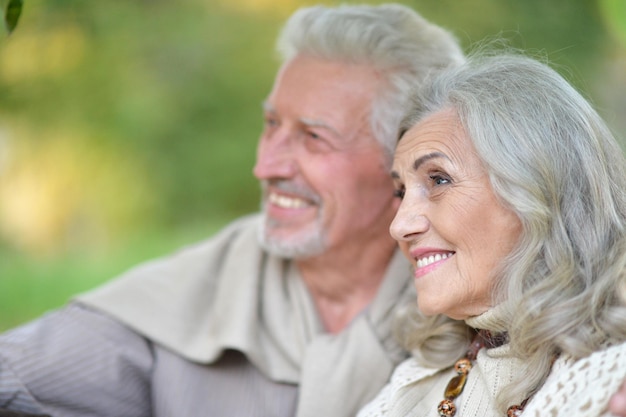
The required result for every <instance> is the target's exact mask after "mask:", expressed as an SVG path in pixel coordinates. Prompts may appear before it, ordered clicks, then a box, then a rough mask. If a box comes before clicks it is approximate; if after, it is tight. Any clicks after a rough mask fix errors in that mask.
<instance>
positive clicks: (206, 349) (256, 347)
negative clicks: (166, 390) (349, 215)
mask: <svg viewBox="0 0 626 417" xmlns="http://www.w3.org/2000/svg"><path fill="white" fill-rule="evenodd" d="M258 223H259V216H256V215H255V216H249V217H246V218H243V219H240V220H237V221H235V222H234V223H233V224H231V225H230V226H229V227H227V228H226V229H224V230H223V231H222V232H220V233H219V234H218V235H216V236H215V237H213V238H212V239H209V240H207V241H205V242H201V243H200V244H198V245H195V246H192V247H190V248H187V249H185V250H182V251H180V252H179V253H177V254H175V255H173V256H169V257H166V258H162V259H158V260H156V261H152V262H149V263H147V264H145V265H141V266H139V267H137V268H135V269H133V270H131V271H129V272H128V273H126V274H124V275H123V276H122V277H120V278H118V279H117V280H114V281H112V282H111V283H108V284H106V285H104V286H103V287H101V288H98V289H96V290H94V291H92V292H89V293H87V294H84V295H82V296H81V297H79V298H78V300H79V301H80V302H81V303H83V304H86V305H88V306H90V307H91V308H94V309H97V310H99V311H101V312H104V313H106V315H108V316H110V317H113V318H114V319H115V320H117V321H119V322H121V323H123V324H124V325H126V326H128V327H130V328H131V329H133V330H134V331H136V332H137V333H139V334H140V335H142V336H144V337H146V338H147V339H149V340H150V341H151V342H154V343H156V344H158V345H160V346H163V347H164V348H166V349H167V350H168V351H171V352H173V353H174V354H175V355H176V356H179V357H181V358H183V359H184V360H187V361H191V362H194V363H198V364H208V365H211V364H214V363H215V362H216V361H217V360H218V359H219V358H220V357H221V356H222V354H223V353H224V352H225V351H226V350H228V349H234V350H237V351H239V352H241V353H243V354H244V355H245V356H246V358H247V359H248V360H249V361H250V362H251V363H252V364H253V365H254V367H255V368H256V369H257V370H258V371H260V372H261V373H262V374H263V375H264V376H265V377H267V378H268V379H270V380H271V381H275V382H281V383H288V384H296V385H298V387H299V395H298V410H297V416H298V417H318V416H341V417H344V416H350V415H354V414H355V413H356V411H357V410H358V409H359V408H361V407H362V406H363V404H365V403H367V402H368V401H369V400H370V399H371V398H373V397H374V395H375V394H376V393H377V392H378V391H379V390H380V389H381V387H382V386H383V385H384V384H385V382H386V381H387V380H388V379H389V376H390V375H391V372H392V371H393V369H394V367H395V365H396V364H397V363H399V362H401V361H402V360H403V359H404V358H406V353H405V352H404V351H402V350H401V349H400V348H399V346H397V344H396V343H395V342H394V340H393V338H392V337H391V321H392V318H393V316H394V314H393V311H394V309H395V307H396V306H398V305H402V304H404V303H406V302H413V301H414V300H415V293H414V289H413V285H412V280H411V277H410V274H409V272H408V271H409V269H408V263H407V261H406V260H405V259H404V258H403V256H402V254H401V253H400V251H397V253H396V254H395V256H394V257H393V259H392V260H391V262H390V265H389V267H388V269H387V272H386V276H385V278H384V281H383V283H382V284H381V287H380V289H379V291H378V294H377V296H376V297H375V299H374V300H373V302H372V303H371V304H370V305H369V306H368V308H366V309H365V310H364V311H363V312H362V313H361V314H359V315H358V316H357V317H356V318H355V319H354V320H353V321H352V323H350V325H349V326H348V327H347V328H346V329H345V330H343V331H342V332H340V333H339V334H336V335H332V334H328V333H326V332H325V331H324V329H323V326H322V325H321V323H320V320H319V318H318V315H317V312H316V309H315V306H314V304H313V301H312V299H311V297H310V294H309V292H308V290H307V288H306V286H305V284H304V283H303V281H302V279H301V277H300V275H299V272H298V270H297V268H296V267H295V265H294V264H293V262H291V261H290V260H287V259H281V258H277V257H275V256H271V255H269V254H267V253H265V252H264V251H263V250H262V249H261V248H260V247H259V245H258V243H257V231H258ZM230 415H237V411H236V410H233V411H232V413H230Z"/></svg>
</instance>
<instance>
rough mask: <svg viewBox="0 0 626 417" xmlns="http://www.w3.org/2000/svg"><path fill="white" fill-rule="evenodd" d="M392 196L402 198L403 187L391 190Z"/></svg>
mask: <svg viewBox="0 0 626 417" xmlns="http://www.w3.org/2000/svg"><path fill="white" fill-rule="evenodd" d="M393 196H394V197H398V198H400V199H402V198H404V188H397V189H395V190H394V191H393Z"/></svg>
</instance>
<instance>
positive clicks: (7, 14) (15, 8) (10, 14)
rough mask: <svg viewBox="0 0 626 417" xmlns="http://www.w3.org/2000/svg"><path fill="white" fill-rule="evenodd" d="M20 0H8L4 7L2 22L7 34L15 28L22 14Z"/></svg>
mask: <svg viewBox="0 0 626 417" xmlns="http://www.w3.org/2000/svg"><path fill="white" fill-rule="evenodd" d="M22 5H23V3H22V0H9V2H8V4H7V5H6V7H5V8H4V23H5V26H6V29H7V31H8V32H9V34H10V33H11V32H13V30H15V27H16V26H17V22H18V20H19V19H20V15H21V14H22Z"/></svg>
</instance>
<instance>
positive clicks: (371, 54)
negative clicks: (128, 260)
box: [0, 5, 463, 417]
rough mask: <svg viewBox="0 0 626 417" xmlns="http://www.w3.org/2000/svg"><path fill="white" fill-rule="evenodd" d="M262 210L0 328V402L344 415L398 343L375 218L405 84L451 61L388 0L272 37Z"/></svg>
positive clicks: (392, 262)
mask: <svg viewBox="0 0 626 417" xmlns="http://www.w3.org/2000/svg"><path fill="white" fill-rule="evenodd" d="M278 50H279V51H280V52H281V54H282V56H283V65H282V67H281V68H280V71H279V73H278V75H277V77H276V80H275V84H274V87H273V88H272V90H271V92H270V94H269V96H268V97H267V100H266V101H265V103H264V105H263V110H264V114H265V128H264V131H263V133H262V134H261V138H260V140H259V145H258V158H257V163H256V166H255V167H254V174H255V175H256V177H257V178H258V179H259V180H260V181H261V184H262V187H263V202H262V203H263V204H262V212H261V213H260V214H255V215H251V216H249V217H246V218H242V219H239V220H237V221H235V222H234V223H233V224H231V225H230V226H228V227H226V228H225V230H223V231H222V232H220V233H218V234H217V235H216V236H215V237H213V238H211V239H209V240H208V241H206V242H202V243H199V244H197V245H194V246H192V247H190V248H186V249H184V250H182V251H180V252H179V253H177V254H175V255H173V256H171V257H167V258H165V259H160V260H156V261H153V262H150V263H147V264H145V265H142V266H139V267H138V268H135V269H133V270H131V271H129V272H128V273H126V274H124V275H123V276H122V277H120V278H119V279H116V280H114V281H112V282H111V283H109V284H107V285H105V286H104V287H102V288H99V289H96V290H94V291H92V292H90V293H88V294H84V295H82V296H80V297H77V299H76V300H75V301H74V302H73V303H71V304H70V305H68V306H67V307H66V308H64V309H61V310H59V311H56V312H53V313H51V314H49V315H47V316H44V317H43V318H41V319H39V320H36V321H34V322H32V323H30V324H27V325H25V326H23V327H20V328H17V329H15V330H13V331H10V332H8V333H7V334H5V335H3V336H1V337H0V407H4V408H9V409H13V410H20V411H23V412H30V413H48V414H51V415H56V416H64V417H74V416H87V415H88V416H133V417H141V416H177V417H181V416H182V417H184V416H197V415H211V416H294V415H297V416H301V417H306V416H316V417H317V416H349V415H354V413H355V412H356V411H357V409H358V408H359V407H360V406H362V405H363V404H364V403H365V402H367V401H368V400H369V399H370V398H371V397H373V396H374V395H375V394H376V393H377V391H378V390H379V389H380V388H381V386H382V385H383V384H384V383H385V382H386V380H387V379H388V377H389V375H390V372H391V371H392V369H393V367H394V365H395V364H396V363H398V362H399V361H400V360H402V359H403V358H404V356H405V353H404V352H403V351H402V350H400V349H399V348H398V346H397V345H396V344H395V343H394V341H393V338H392V336H391V318H392V316H393V314H392V313H393V310H394V308H395V307H396V306H397V305H400V304H402V303H403V302H405V301H408V302H412V301H413V299H414V295H413V294H412V293H411V287H412V285H411V279H410V274H409V273H408V265H407V264H406V263H405V262H404V261H403V260H402V258H401V256H400V255H399V254H398V253H397V251H396V246H395V243H394V242H393V241H392V239H391V238H390V237H389V234H388V227H389V223H390V221H391V219H392V217H393V215H394V211H395V209H396V205H397V204H396V202H395V201H394V197H393V192H392V188H393V187H392V183H391V179H390V176H389V174H388V169H389V166H390V162H391V155H392V152H393V148H394V146H395V138H396V130H397V127H398V124H399V119H400V117H401V115H402V108H403V106H404V103H405V100H406V98H407V94H408V92H409V90H410V88H411V87H412V86H415V85H418V84H420V83H421V82H422V80H423V79H424V78H425V77H426V76H427V75H428V74H429V73H431V72H432V71H436V70H438V69H439V68H441V67H445V66H448V65H454V64H457V63H459V62H461V61H462V60H463V55H462V52H461V50H460V48H459V46H458V44H457V42H456V41H455V39H454V38H453V37H452V36H451V35H450V34H449V33H447V32H446V31H444V30H443V29H441V28H439V27H437V26H435V25H433V24H430V23H428V22H427V21H425V20H424V19H423V18H421V17H420V16H419V15H418V14H416V13H415V12H413V11H412V10H410V9H408V8H406V7H404V6H400V5H384V6H378V7H375V6H341V7H337V8H325V7H313V8H307V9H302V10H299V11H298V12H296V13H295V14H294V15H293V16H292V17H291V18H290V19H289V20H288V22H287V23H286V25H285V27H284V29H283V31H282V34H281V36H280V38H279V40H278Z"/></svg>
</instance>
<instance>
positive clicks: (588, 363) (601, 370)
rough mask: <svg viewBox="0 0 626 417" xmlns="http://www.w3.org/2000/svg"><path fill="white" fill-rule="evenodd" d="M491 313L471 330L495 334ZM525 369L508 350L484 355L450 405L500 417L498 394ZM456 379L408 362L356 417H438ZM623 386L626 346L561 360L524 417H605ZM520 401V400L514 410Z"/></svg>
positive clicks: (470, 414) (477, 416)
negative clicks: (497, 403) (490, 331)
mask: <svg viewBox="0 0 626 417" xmlns="http://www.w3.org/2000/svg"><path fill="white" fill-rule="evenodd" d="M494 320H496V318H495V317H494V314H493V312H492V311H489V312H487V313H485V314H483V315H481V316H479V317H475V318H473V319H472V320H471V323H469V322H468V323H469V324H470V325H471V326H473V327H479V328H483V329H493V327H496V328H497V327H500V326H498V324H500V323H494ZM519 372H524V364H523V363H522V362H520V361H519V360H517V359H515V358H512V357H511V355H510V354H509V347H508V346H507V345H504V346H500V347H497V348H493V349H488V350H487V349H482V350H481V351H480V352H479V353H478V356H477V358H476V361H475V363H474V365H473V367H472V369H471V371H470V373H469V375H468V380H467V383H466V385H465V388H464V390H463V393H462V394H461V395H460V396H459V397H458V398H456V399H455V400H454V403H455V405H456V407H457V413H456V416H457V417H504V414H503V413H502V412H498V411H497V410H496V408H495V397H496V394H497V393H498V392H499V391H500V390H501V389H502V388H503V387H504V386H506V385H507V384H508V383H510V382H511V381H512V379H513V377H514V376H515V375H516V374H517V373H519ZM454 375H456V373H455V372H454V370H453V369H451V368H446V369H434V368H426V367H424V366H421V365H419V364H418V363H417V362H416V361H415V360H414V359H412V358H411V359H407V360H406V361H405V362H403V363H401V364H400V365H399V366H398V367H397V368H396V370H395V371H394V373H393V375H392V377H391V380H390V381H389V383H388V384H387V385H386V386H385V387H384V388H383V390H382V391H381V392H380V393H379V394H378V396H377V397H376V398H375V399H374V400H373V401H372V402H371V403H370V404H368V405H367V406H366V407H365V408H363V409H362V410H361V412H360V413H359V414H358V417H381V416H385V417H409V416H410V417H438V412H437V406H438V405H439V402H440V401H441V400H443V398H444V390H445V388H446V385H447V384H448V382H449V381H450V379H451V378H452V377H453V376H454ZM624 380H626V343H623V344H620V345H616V346H612V347H610V348H607V349H605V350H601V351H597V352H595V353H593V354H592V355H590V356H589V357H586V358H583V359H580V360H578V361H574V360H572V359H571V358H567V357H565V356H564V355H562V356H561V357H560V358H559V359H558V360H557V361H556V362H555V363H554V365H553V368H552V371H551V374H550V376H549V377H548V379H547V380H546V382H545V384H544V385H543V387H542V388H541V390H540V391H539V392H538V393H537V394H535V395H534V396H533V398H532V399H531V401H529V403H528V404H527V405H526V408H525V410H524V413H523V416H524V417H526V416H528V417H547V416H549V417H598V416H602V417H609V416H610V415H611V414H610V413H609V412H608V411H607V404H608V401H609V399H610V397H611V395H612V394H613V393H615V392H616V391H617V390H618V388H619V387H620V385H621V383H622V382H623V381H624ZM521 401H522V398H520V399H519V401H518V402H517V404H519V403H520V402H521Z"/></svg>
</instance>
